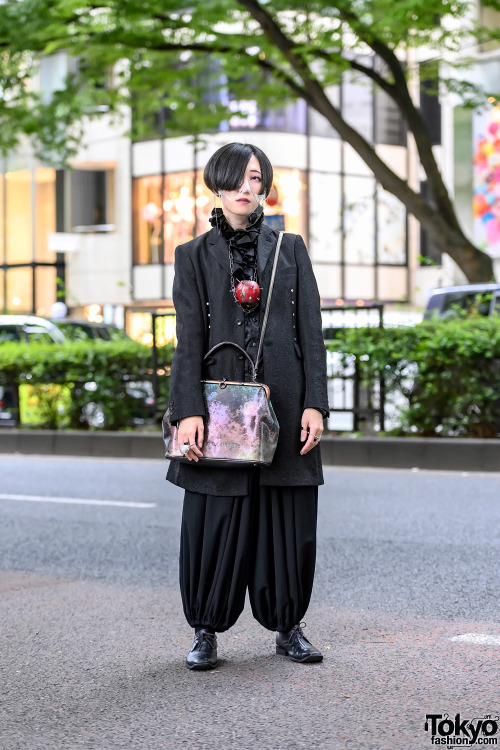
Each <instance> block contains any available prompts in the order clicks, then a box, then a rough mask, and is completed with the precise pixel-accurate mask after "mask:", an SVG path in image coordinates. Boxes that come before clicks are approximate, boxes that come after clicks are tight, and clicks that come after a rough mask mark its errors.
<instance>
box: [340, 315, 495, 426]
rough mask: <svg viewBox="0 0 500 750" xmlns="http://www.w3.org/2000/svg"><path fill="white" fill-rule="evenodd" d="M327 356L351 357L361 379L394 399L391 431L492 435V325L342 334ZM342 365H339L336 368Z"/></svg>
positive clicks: (487, 321) (479, 321)
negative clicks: (396, 413) (379, 384)
mask: <svg viewBox="0 0 500 750" xmlns="http://www.w3.org/2000/svg"><path fill="white" fill-rule="evenodd" d="M328 348H329V349H330V350H331V351H336V352H341V353H342V360H343V361H344V362H345V361H347V360H348V359H349V358H352V356H353V355H354V356H355V357H356V361H357V364H358V367H359V370H360V375H361V378H362V381H364V382H365V383H367V384H373V383H374V381H375V380H376V379H378V378H380V377H381V376H382V375H383V376H384V380H385V384H386V393H387V394H388V395H389V396H393V397H394V396H399V401H402V402H403V403H404V404H405V405H404V407H403V408H402V409H401V413H400V424H399V430H396V431H399V432H402V433H408V432H410V433H417V434H422V435H439V434H446V435H462V436H465V435H468V436H475V437H494V436H496V435H497V434H498V432H499V431H500V321H499V320H498V319H496V318H471V319H468V318H456V319H454V320H450V321H445V322H443V321H441V322H438V321H425V322H423V323H420V324H418V325H416V326H413V327H407V328H406V327H405V328H403V327H401V328H387V329H378V328H359V329H344V330H342V331H340V332H339V333H338V336H337V338H336V339H335V341H334V342H331V343H329V344H328ZM341 368H342V363H340V364H339V371H340V369H341Z"/></svg>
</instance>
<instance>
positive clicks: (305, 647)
mask: <svg viewBox="0 0 500 750" xmlns="http://www.w3.org/2000/svg"><path fill="white" fill-rule="evenodd" d="M301 624H302V625H304V627H305V622H304V623H301ZM276 653H277V654H281V655H282V656H289V657H290V659H291V660H292V661H298V662H300V663H301V664H310V663H311V662H313V661H323V654H322V653H321V651H320V650H319V649H317V648H316V647H315V646H313V645H312V643H310V642H309V641H308V640H307V638H306V637H305V635H304V633H303V632H302V628H301V626H300V625H294V626H293V628H292V629H291V630H288V631H287V632H286V633H276Z"/></svg>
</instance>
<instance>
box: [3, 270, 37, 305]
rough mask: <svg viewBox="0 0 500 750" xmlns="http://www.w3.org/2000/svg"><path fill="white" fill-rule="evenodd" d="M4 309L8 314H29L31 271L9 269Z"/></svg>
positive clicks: (31, 301) (31, 283)
mask: <svg viewBox="0 0 500 750" xmlns="http://www.w3.org/2000/svg"><path fill="white" fill-rule="evenodd" d="M6 275H7V300H6V308H7V312H9V313H30V312H31V311H32V305H33V270H32V269H31V268H9V269H8V271H7V274H6Z"/></svg>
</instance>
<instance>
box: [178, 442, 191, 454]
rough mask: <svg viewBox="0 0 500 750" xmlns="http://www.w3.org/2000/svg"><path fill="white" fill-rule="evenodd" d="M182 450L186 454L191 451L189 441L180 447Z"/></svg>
mask: <svg viewBox="0 0 500 750" xmlns="http://www.w3.org/2000/svg"><path fill="white" fill-rule="evenodd" d="M179 450H180V452H181V453H182V454H183V455H184V456H185V455H186V454H187V453H189V443H184V444H183V445H181V447H180V448H179Z"/></svg>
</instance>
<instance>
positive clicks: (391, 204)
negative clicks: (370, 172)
mask: <svg viewBox="0 0 500 750" xmlns="http://www.w3.org/2000/svg"><path fill="white" fill-rule="evenodd" d="M377 255H378V262H379V263H389V264H391V265H401V266H403V265H405V264H406V209H405V207H404V206H403V204H402V203H401V201H399V200H398V199H397V198H396V196H395V195H393V194H392V193H388V192H387V191H386V190H384V189H383V188H382V187H381V186H380V185H378V186H377Z"/></svg>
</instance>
